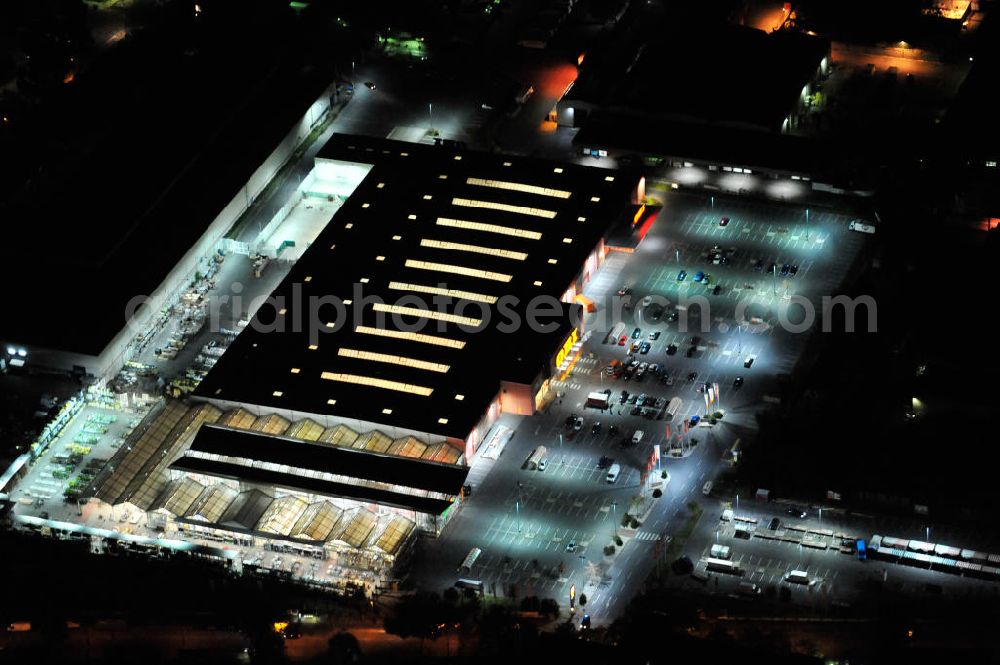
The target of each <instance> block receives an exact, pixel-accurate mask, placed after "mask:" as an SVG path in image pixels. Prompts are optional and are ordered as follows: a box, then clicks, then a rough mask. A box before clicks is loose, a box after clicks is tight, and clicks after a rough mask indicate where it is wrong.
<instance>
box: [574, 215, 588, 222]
mask: <svg viewBox="0 0 1000 665" xmlns="http://www.w3.org/2000/svg"><path fill="white" fill-rule="evenodd" d="M576 221H578V222H586V221H587V218H586V217H583V216H580V217H577V218H576Z"/></svg>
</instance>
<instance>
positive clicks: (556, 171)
mask: <svg viewBox="0 0 1000 665" xmlns="http://www.w3.org/2000/svg"><path fill="white" fill-rule="evenodd" d="M552 172H553V173H562V172H563V170H562V169H561V168H559V167H558V166H557V167H555V168H554V169H552Z"/></svg>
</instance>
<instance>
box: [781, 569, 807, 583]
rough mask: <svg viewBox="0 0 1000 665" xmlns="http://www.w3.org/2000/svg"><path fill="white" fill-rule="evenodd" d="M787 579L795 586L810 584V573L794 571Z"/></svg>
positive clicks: (786, 576)
mask: <svg viewBox="0 0 1000 665" xmlns="http://www.w3.org/2000/svg"><path fill="white" fill-rule="evenodd" d="M785 579H786V580H788V581H789V582H794V583H795V584H809V573H807V572H806V571H804V570H793V571H791V572H790V573H788V574H787V575H785Z"/></svg>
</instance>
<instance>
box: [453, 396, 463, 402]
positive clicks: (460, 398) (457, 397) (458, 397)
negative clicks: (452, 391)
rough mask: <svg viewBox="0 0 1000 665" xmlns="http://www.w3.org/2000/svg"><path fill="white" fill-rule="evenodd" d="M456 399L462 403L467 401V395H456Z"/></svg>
mask: <svg viewBox="0 0 1000 665" xmlns="http://www.w3.org/2000/svg"><path fill="white" fill-rule="evenodd" d="M455 399H457V400H458V401H459V402H461V401H462V400H463V399H465V395H455Z"/></svg>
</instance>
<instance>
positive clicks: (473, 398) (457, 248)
mask: <svg viewBox="0 0 1000 665" xmlns="http://www.w3.org/2000/svg"><path fill="white" fill-rule="evenodd" d="M319 159H327V160H335V161H340V162H353V163H361V164H371V165H373V168H372V169H371V170H370V172H369V173H368V175H367V176H366V177H365V178H364V180H363V181H362V182H361V184H360V185H359V186H358V187H357V189H356V190H355V191H354V193H353V195H352V196H351V197H350V198H349V199H348V200H347V201H346V202H345V203H344V205H343V207H341V208H340V210H339V211H338V212H337V213H336V214H335V215H334V216H333V218H332V220H331V221H330V222H329V223H328V224H327V226H326V228H325V229H324V230H323V231H322V232H321V233H320V235H319V237H318V238H317V239H316V241H315V242H314V243H313V244H312V246H311V247H310V248H308V249H307V250H306V251H305V253H304V254H303V255H302V257H301V258H300V259H299V260H298V262H297V263H296V264H295V266H294V267H293V268H292V270H291V272H290V273H289V275H288V276H287V278H286V279H285V280H284V281H283V282H282V283H281V284H280V285H279V286H278V288H277V289H275V291H274V293H273V294H272V296H273V297H275V300H274V301H273V302H271V303H268V304H265V305H263V306H262V307H261V308H260V309H259V310H258V312H257V315H256V317H255V320H254V322H253V324H252V325H251V326H249V327H247V329H246V330H244V332H243V333H241V334H240V335H239V337H238V338H237V339H236V340H235V342H234V343H233V344H232V345H231V346H230V347H229V349H228V350H227V351H226V353H225V354H224V355H223V356H222V358H221V359H220V360H219V361H218V363H217V364H216V366H215V367H214V368H213V369H212V370H211V372H210V373H209V375H208V376H207V377H206V378H205V380H204V381H203V382H202V383H201V385H200V386H199V387H198V389H197V391H196V395H197V396H199V397H203V398H217V399H220V400H229V401H232V402H239V403H248V404H255V405H261V406H267V407H272V408H276V409H292V410H295V411H300V412H304V413H312V414H321V415H331V416H340V417H348V418H356V419H359V420H363V421H367V422H372V423H380V424H386V425H390V426H396V427H400V428H406V429H410V430H416V431H418V432H427V433H434V434H440V435H442V436H447V437H453V438H459V439H464V438H465V437H466V436H467V435H468V434H469V432H470V431H471V430H472V429H473V427H474V426H475V425H476V423H477V422H478V421H479V419H480V418H481V417H482V415H483V414H484V412H485V410H486V408H487V406H488V405H489V402H490V400H492V399H493V397H494V396H495V395H496V394H497V393H498V392H499V391H500V389H501V382H502V381H510V382H516V383H530V382H531V381H532V380H533V379H534V378H535V377H537V376H538V375H539V373H540V372H542V370H543V369H545V368H546V367H547V366H548V365H549V364H550V363H551V362H552V359H553V357H554V355H555V354H556V351H557V350H558V348H559V347H560V345H561V344H562V343H563V341H564V340H565V339H566V337H567V336H568V334H569V333H570V331H571V329H572V322H571V320H570V317H569V314H570V313H571V311H573V310H575V309H577V306H576V305H567V304H565V303H559V302H558V299H559V298H560V297H561V296H562V295H563V294H564V292H565V290H566V288H567V287H568V286H569V285H570V284H571V283H572V282H573V280H574V279H575V278H576V276H577V275H578V274H579V272H580V271H581V270H582V268H583V265H584V263H585V261H586V259H587V257H588V256H589V255H590V254H591V252H592V251H593V250H594V249H595V247H597V246H598V245H599V244H600V242H601V241H602V239H603V237H604V235H605V233H606V232H607V229H608V228H609V227H610V226H611V225H612V224H613V223H614V222H615V221H616V220H617V219H618V218H619V216H620V215H621V214H622V213H623V211H624V210H625V208H626V206H627V205H628V203H629V194H630V192H631V190H632V188H633V187H634V185H635V183H634V182H629V181H628V180H627V178H626V177H625V176H624V175H622V174H621V173H619V172H615V171H609V170H607V169H599V168H593V167H585V166H577V165H573V164H565V163H559V162H549V161H542V160H535V159H529V158H523V157H513V156H505V155H498V154H489V153H479V152H466V151H456V150H455V149H452V148H446V147H435V146H429V145H419V144H413V143H403V142H399V141H390V140H385V139H377V138H368V137H358V136H346V135H334V137H333V138H331V140H330V141H329V143H328V144H327V145H326V146H325V147H324V148H323V150H322V151H321V153H320V156H319ZM442 176H443V177H442ZM470 178H472V179H476V180H473V181H471V182H470V181H469V179H470ZM479 180H482V181H489V184H490V185H496V184H498V183H499V184H500V186H499V187H494V186H488V185H486V184H482V183H480V182H479ZM521 185H529V186H531V187H536V188H548V189H549V190H557V191H558V195H553V192H552V191H549V192H547V193H542V192H539V191H536V190H531V191H523V189H522V188H521V187H520V186H521ZM462 200H467V201H477V202H487V203H490V204H499V205H501V206H514V207H515V208H513V209H512V208H509V207H508V208H506V209H496V208H494V207H482V206H480V205H478V204H477V205H474V206H468V205H462V204H461V203H462ZM469 222H472V223H473V224H477V225H490V226H488V227H487V226H476V227H475V228H473V227H470V226H469V224H468V223H469ZM456 224H457V225H456ZM500 231H502V232H500ZM512 234H513V235H512ZM529 236H530V237H529ZM453 268H457V269H458V270H459V273H455V272H453V271H452V270H453ZM479 271H483V272H479ZM355 288H357V289H360V290H359V291H357V292H355ZM428 289H430V290H431V292H428ZM442 289H443V290H444V292H443V294H442V291H441V290H442ZM541 295H544V296H547V297H548V298H549V300H550V301H551V303H552V305H553V308H552V315H551V316H542V317H540V318H542V319H544V321H546V322H549V323H551V324H552V325H551V329H550V330H547V331H537V330H532V329H530V328H529V326H527V325H520V326H511V330H510V331H508V330H507V329H506V327H504V326H501V325H500V324H501V323H504V322H507V321H510V320H511V319H512V318H513V317H512V316H511V313H513V314H516V315H517V317H519V319H520V320H522V321H523V320H524V315H525V309H526V307H527V305H528V303H529V302H530V301H531V300H532V298H533V297H535V296H541ZM313 296H316V297H323V296H336V297H337V298H339V299H340V300H345V301H346V300H350V301H351V304H350V305H349V306H347V307H346V309H345V311H344V312H343V314H344V316H340V317H338V313H337V310H336V308H335V307H333V306H327V307H325V308H322V309H320V310H319V316H318V317H317V320H318V321H319V322H321V327H320V332H319V334H318V336H314V337H313V338H311V336H310V328H311V326H310V325H309V313H308V311H307V309H308V308H307V307H306V304H307V303H308V302H309V299H310V298H311V297H313ZM403 296H406V297H407V299H408V300H410V302H400V300H399V299H400V298H401V297H403ZM482 297H487V298H502V299H503V301H500V300H498V301H497V302H494V303H483V302H479V301H478V299H480V298H482ZM372 298H376V299H379V300H380V301H381V302H380V303H375V302H373V301H372V300H371V299H372ZM415 298H419V299H421V300H422V301H423V307H428V308H430V309H431V310H433V312H435V314H421V315H420V316H419V317H418V316H413V315H411V314H410V313H409V311H402V313H400V312H401V311H397V312H396V313H391V312H380V311H376V310H377V308H379V307H382V306H383V305H390V306H391V305H399V306H406V307H417V308H418V309H422V307H421V303H419V302H416V303H415V302H413V299H415ZM366 299H367V300H366ZM504 305H509V307H507V308H504V307H503V306H504ZM281 310H284V313H282V312H281ZM437 312H440V313H442V314H443V315H444V316H445V317H451V316H452V315H462V316H466V317H469V318H470V319H478V320H480V321H481V323H480V325H479V326H478V327H479V328H481V330H478V331H477V330H475V329H471V328H470V327H469V326H466V325H464V324H463V323H460V322H459V321H458V320H456V319H451V320H436V319H427V318H426V317H428V316H437V314H436V313H437ZM422 321H423V322H426V324H427V325H424V326H422V327H420V329H419V330H417V331H416V332H418V333H420V334H423V335H429V336H431V338H421V339H416V338H413V337H410V338H403V337H400V334H403V333H406V332H414V329H415V328H416V326H414V325H413V324H415V323H419V322H422ZM275 322H277V323H278V324H279V325H277V326H274V325H272V324H274V323H275ZM325 323H332V324H334V325H333V327H332V328H327V327H325V325H323V324H325ZM265 324H267V328H270V329H271V330H267V329H265ZM359 326H360V327H361V330H358V327H359ZM255 328H260V329H259V330H258V329H255ZM311 346H314V348H310V347H311ZM324 372H325V373H329V374H327V376H328V377H332V378H334V379H335V380H330V378H324V376H323V373H324ZM356 377H361V378H356ZM359 381H360V383H359ZM380 382H392V383H391V384H384V383H380ZM375 383H379V385H374V384H375ZM390 385H391V386H392V387H388V386H390ZM394 388H398V389H394Z"/></svg>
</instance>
